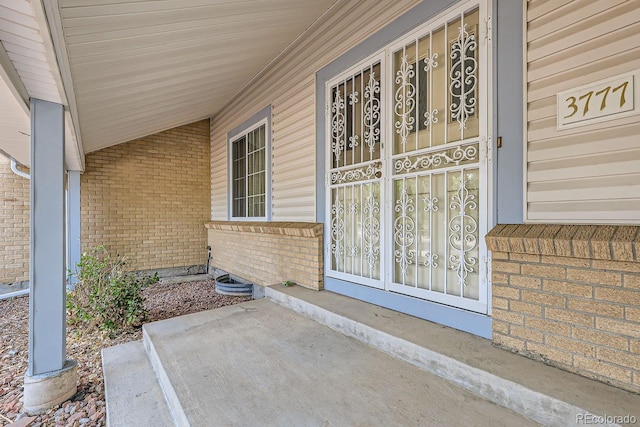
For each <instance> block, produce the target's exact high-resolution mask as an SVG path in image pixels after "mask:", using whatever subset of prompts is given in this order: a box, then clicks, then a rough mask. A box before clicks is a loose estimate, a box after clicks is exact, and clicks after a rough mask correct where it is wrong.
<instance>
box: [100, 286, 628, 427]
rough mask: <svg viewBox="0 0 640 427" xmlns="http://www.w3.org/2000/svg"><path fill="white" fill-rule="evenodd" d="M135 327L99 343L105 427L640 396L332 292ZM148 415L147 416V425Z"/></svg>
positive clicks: (481, 409) (299, 422)
mask: <svg viewBox="0 0 640 427" xmlns="http://www.w3.org/2000/svg"><path fill="white" fill-rule="evenodd" d="M265 294H266V297H267V298H266V299H262V300H257V301H250V302H247V303H243V304H240V305H236V306H230V307H224V308H221V309H217V310H212V311H208V312H203V313H197V314H193V315H188V316H182V317H179V318H174V319H169V320H164V321H161V322H155V323H151V324H148V325H145V326H144V339H143V341H142V342H133V343H128V344H124V345H122V346H117V347H111V348H108V349H105V350H103V367H104V376H105V388H106V399H107V414H108V415H107V417H108V418H107V421H108V425H110V426H137V425H151V424H153V425H173V424H175V425H193V426H227V425H239V426H253V425H256V426H258V425H259V426H267V425H278V426H357V425H362V426H364V425H366V426H377V425H380V426H395V425H398V426H400V425H402V426H429V425H476V426H485V425H487V426H488V425H491V426H493V425H504V426H511V425H534V424H535V423H534V422H533V421H535V422H537V423H540V424H544V425H574V424H576V420H577V418H576V417H577V416H580V415H584V414H586V413H591V414H598V415H604V414H607V415H626V414H630V415H634V416H636V417H637V418H638V419H640V396H638V395H634V394H632V393H628V392H624V391H622V390H619V389H616V388H613V387H609V386H606V385H604V384H601V383H598V382H595V381H590V380H587V379H585V378H582V377H578V376H576V375H573V374H569V373H567V372H564V371H560V370H558V369H555V368H552V367H549V366H545V365H543V364H541V363H537V362H534V361H531V360H529V359H525V358H523V357H520V356H517V355H514V354H511V353H508V352H506V351H503V350H500V349H496V348H494V347H492V346H491V344H490V342H489V341H487V340H484V339H481V338H477V337H473V336H471V335H468V334H465V333H462V332H458V331H455V330H452V329H449V328H445V327H442V326H439V325H435V324H432V323H429V322H426V321H423V320H420V319H416V318H413V317H411V316H406V315H402V314H400V313H396V312H393V311H390V310H386V309H383V308H380V307H377V306H373V305H370V304H366V303H363V302H361V301H357V300H354V299H351V298H347V297H343V296H340V295H336V294H332V293H329V292H314V291H309V290H306V289H303V288H300V287H291V288H284V287H282V286H275V287H272V288H266V289H265ZM149 423H151V424H149Z"/></svg>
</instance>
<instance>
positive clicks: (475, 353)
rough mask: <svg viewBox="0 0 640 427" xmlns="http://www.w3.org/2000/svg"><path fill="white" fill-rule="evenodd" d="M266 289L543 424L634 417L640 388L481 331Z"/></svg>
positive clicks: (297, 290)
mask: <svg viewBox="0 0 640 427" xmlns="http://www.w3.org/2000/svg"><path fill="white" fill-rule="evenodd" d="M265 296H266V298H268V299H270V300H272V301H274V302H276V303H278V304H281V305H283V306H285V307H287V308H290V309H292V310H294V311H296V312H298V313H300V314H302V315H304V316H307V317H309V318H311V319H313V320H315V321H317V322H319V323H321V324H323V325H326V326H328V327H329V328H331V329H334V330H336V331H339V332H341V333H344V334H346V335H348V336H350V337H353V338H356V339H358V340H360V341H362V342H365V343H367V344H369V345H371V346H373V347H375V348H377V349H379V350H381V351H383V352H385V353H388V354H390V355H392V356H395V357H397V358H400V359H402V360H405V361H407V362H409V363H411V364H413V365H415V366H417V367H419V368H421V369H424V370H426V371H428V372H431V373H433V374H435V375H438V376H439V377H441V378H444V379H446V380H448V381H450V382H452V383H453V384H456V385H458V386H460V387H462V388H463V389H465V390H468V391H470V392H472V393H474V394H476V395H478V396H482V397H483V398H485V399H487V400H489V401H491V402H494V403H496V404H497V405H500V406H502V407H504V408H508V409H510V410H512V411H514V412H515V413H518V414H521V415H522V416H524V417H526V418H528V419H530V420H533V421H535V422H537V423H540V424H542V425H548V426H567V425H576V424H585V423H586V424H589V423H590V422H587V421H588V420H591V423H593V420H596V421H597V420H602V418H593V417H592V416H594V415H595V416H628V418H631V417H635V419H636V420H640V396H639V395H637V394H633V393H630V392H627V391H624V390H621V389H618V388H615V387H612V386H608V385H606V384H603V383H600V382H598V381H593V380H589V379H587V378H584V377H581V376H578V375H575V374H572V373H569V372H566V371H563V370H560V369H558V368H555V367H552V366H548V365H545V364H543V363H541V362H537V361H534V360H531V359H528V358H525V357H523V356H520V355H517V354H513V353H510V352H508V351H505V350H502V349H499V348H496V347H494V346H492V345H491V342H490V341H488V340H486V339H483V338H479V337H476V336H472V335H470V334H467V333H464V332H460V331H457V330H454V329H451V328H447V327H444V326H441V325H437V324H434V323H431V322H427V321H424V320H421V319H417V318H415V317H412V316H408V315H404V314H401V313H398V312H395V311H391V310H387V309H385V308H382V307H378V306H375V305H372V304H368V303H365V302H362V301H359V300H355V299H352V298H348V297H345V296H342V295H338V294H334V293H331V292H315V291H311V290H308V289H304V288H301V287H299V286H294V287H285V286H282V285H276V286H272V287H267V288H265ZM633 419H634V418H631V420H633ZM604 420H605V421H607V423H606V424H607V425H615V424H614V423H611V418H605V419H604Z"/></svg>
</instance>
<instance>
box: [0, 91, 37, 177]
mask: <svg viewBox="0 0 640 427" xmlns="http://www.w3.org/2000/svg"><path fill="white" fill-rule="evenodd" d="M29 122H30V120H29V114H28V113H27V112H26V111H25V109H24V108H23V106H21V105H20V102H18V100H17V99H16V97H15V96H14V94H13V93H12V92H11V90H10V89H9V86H7V84H6V83H5V82H4V80H3V79H0V150H2V152H4V153H5V154H6V155H8V156H10V157H13V158H14V159H16V160H17V161H18V162H20V163H22V164H23V165H28V164H29V133H30V123H29Z"/></svg>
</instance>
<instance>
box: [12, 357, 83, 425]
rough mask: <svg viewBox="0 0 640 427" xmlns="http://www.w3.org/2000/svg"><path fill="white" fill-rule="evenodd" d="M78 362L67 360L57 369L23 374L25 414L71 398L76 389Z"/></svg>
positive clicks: (43, 409) (37, 411)
mask: <svg viewBox="0 0 640 427" xmlns="http://www.w3.org/2000/svg"><path fill="white" fill-rule="evenodd" d="M77 384H78V364H77V363H76V362H75V361H74V360H69V359H68V360H67V361H66V362H65V364H64V367H63V368H62V369H61V370H59V371H54V372H47V373H45V374H40V375H33V376H31V375H25V376H24V405H23V407H22V408H23V411H24V412H26V413H27V414H37V413H39V412H43V411H45V410H47V409H49V408H50V407H52V406H54V405H57V404H59V403H62V402H64V401H65V400H67V399H69V398H71V396H73V395H74V394H76V391H77V389H78V386H77Z"/></svg>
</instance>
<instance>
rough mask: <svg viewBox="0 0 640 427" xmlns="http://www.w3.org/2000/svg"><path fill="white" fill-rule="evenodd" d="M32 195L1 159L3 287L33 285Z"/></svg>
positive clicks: (0, 268)
mask: <svg viewBox="0 0 640 427" xmlns="http://www.w3.org/2000/svg"><path fill="white" fill-rule="evenodd" d="M24 171H25V172H27V173H28V172H29V171H28V170H24ZM29 192H30V190H29V180H28V179H26V178H22V177H19V176H17V175H15V174H14V173H13V172H12V171H11V162H10V161H9V159H7V158H6V157H4V156H2V155H0V248H1V249H0V284H10V283H16V282H28V281H29ZM5 290H9V289H5Z"/></svg>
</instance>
